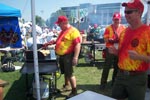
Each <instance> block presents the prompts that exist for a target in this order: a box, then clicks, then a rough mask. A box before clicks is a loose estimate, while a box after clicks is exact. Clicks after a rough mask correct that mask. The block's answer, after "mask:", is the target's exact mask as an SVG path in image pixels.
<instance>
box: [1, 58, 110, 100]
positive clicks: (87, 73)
mask: <svg viewBox="0 0 150 100" xmlns="http://www.w3.org/2000/svg"><path fill="white" fill-rule="evenodd" d="M98 58H99V57H98ZM16 64H20V63H16ZM102 66H103V63H96V66H92V65H91V64H87V63H85V61H84V59H83V58H81V59H80V60H79V64H78V66H76V67H75V73H74V75H75V76H76V78H77V87H78V93H82V92H84V91H86V90H91V91H95V92H97V93H101V94H104V95H107V96H110V95H111V85H110V84H111V81H110V80H111V77H112V69H111V70H110V73H109V78H108V85H107V88H106V90H103V91H101V90H100V89H99V85H100V78H101V74H102ZM30 77H31V76H30ZM0 78H1V79H3V80H6V81H8V82H9V85H8V86H6V87H5V88H4V91H5V92H4V100H26V93H25V90H26V87H25V75H22V74H21V73H20V72H19V71H14V72H0ZM63 84H64V78H63V75H61V77H60V78H59V79H58V80H57V88H58V89H60V88H61V87H62V85H63ZM68 94H69V92H66V93H62V94H57V95H56V99H55V100H64V99H65V96H66V95H68Z"/></svg>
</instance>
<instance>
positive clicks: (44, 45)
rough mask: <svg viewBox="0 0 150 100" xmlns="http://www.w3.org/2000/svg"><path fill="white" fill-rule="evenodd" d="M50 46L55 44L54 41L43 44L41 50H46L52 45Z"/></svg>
mask: <svg viewBox="0 0 150 100" xmlns="http://www.w3.org/2000/svg"><path fill="white" fill-rule="evenodd" d="M52 44H55V40H52V41H50V42H47V43H45V44H43V46H42V48H43V49H46V48H47V46H48V45H52Z"/></svg>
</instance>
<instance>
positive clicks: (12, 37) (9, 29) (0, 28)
mask: <svg viewBox="0 0 150 100" xmlns="http://www.w3.org/2000/svg"><path fill="white" fill-rule="evenodd" d="M0 46H1V47H8V46H9V47H11V48H21V47H22V39H21V33H20V27H19V23H18V17H0Z"/></svg>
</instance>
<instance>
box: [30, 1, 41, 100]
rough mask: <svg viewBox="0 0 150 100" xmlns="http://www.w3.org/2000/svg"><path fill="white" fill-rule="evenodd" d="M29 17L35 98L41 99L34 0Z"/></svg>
mask: <svg viewBox="0 0 150 100" xmlns="http://www.w3.org/2000/svg"><path fill="white" fill-rule="evenodd" d="M31 17H32V36H33V53H34V73H35V75H34V76H35V83H36V87H37V88H36V94H37V100H41V97H40V82H39V67H38V56H37V45H36V44H37V41H36V28H35V0H31Z"/></svg>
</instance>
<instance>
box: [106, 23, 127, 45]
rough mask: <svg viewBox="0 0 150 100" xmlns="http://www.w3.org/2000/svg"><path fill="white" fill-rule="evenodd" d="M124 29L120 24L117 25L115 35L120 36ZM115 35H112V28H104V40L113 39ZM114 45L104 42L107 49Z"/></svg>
mask: <svg viewBox="0 0 150 100" xmlns="http://www.w3.org/2000/svg"><path fill="white" fill-rule="evenodd" d="M125 28H126V27H125V26H124V25H122V24H120V25H119V27H118V29H117V30H116V33H117V35H118V37H119V36H120V33H121V32H122V31H123V30H124V29H125ZM114 36H115V34H114V29H113V26H112V25H109V26H108V27H106V30H105V32H104V39H107V38H114ZM113 45H114V44H113V43H109V42H106V47H109V46H113Z"/></svg>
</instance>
